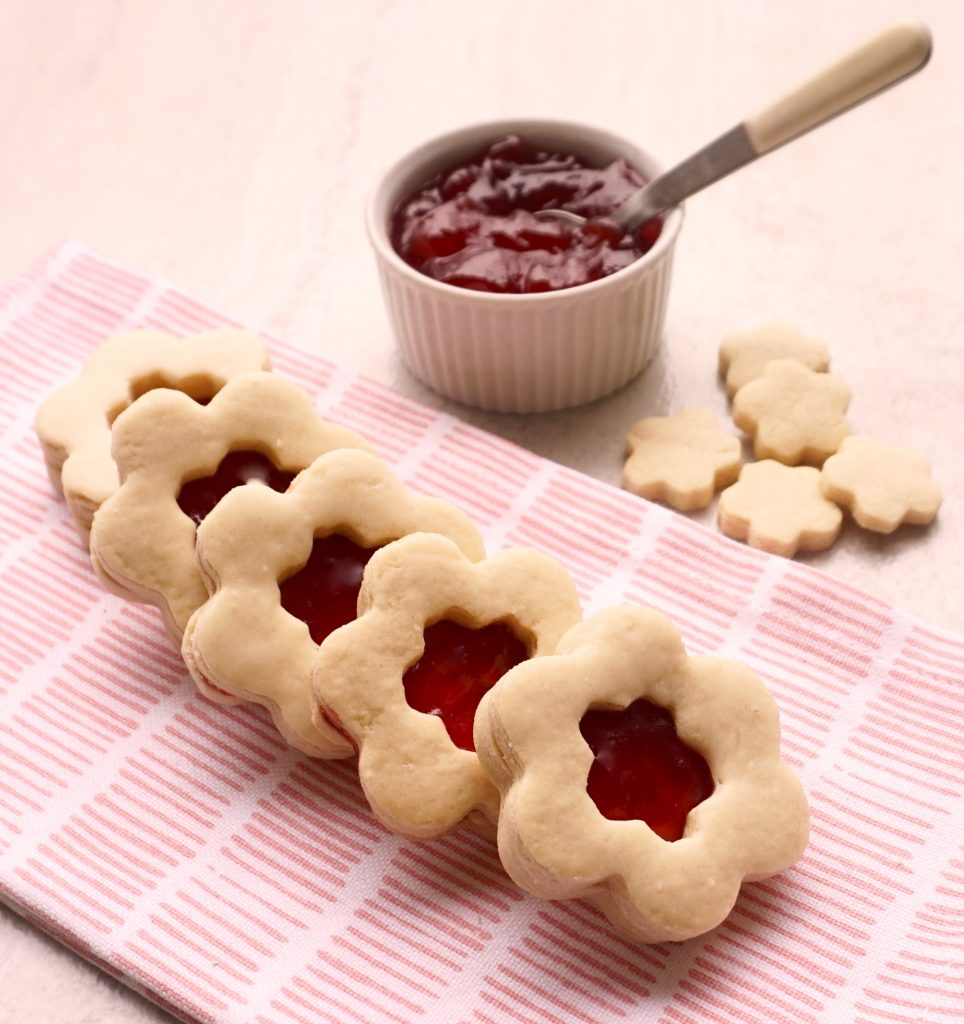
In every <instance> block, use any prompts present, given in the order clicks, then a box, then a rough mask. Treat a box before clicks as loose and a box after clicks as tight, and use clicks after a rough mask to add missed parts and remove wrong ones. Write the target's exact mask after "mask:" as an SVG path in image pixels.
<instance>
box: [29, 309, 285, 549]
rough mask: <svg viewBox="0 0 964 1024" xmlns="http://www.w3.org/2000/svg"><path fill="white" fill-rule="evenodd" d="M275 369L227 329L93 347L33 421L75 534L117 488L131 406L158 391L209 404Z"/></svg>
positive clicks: (139, 334) (252, 343)
mask: <svg viewBox="0 0 964 1024" xmlns="http://www.w3.org/2000/svg"><path fill="white" fill-rule="evenodd" d="M270 368H271V364H270V360H269V358H268V353H267V350H266V349H265V347H264V344H263V343H262V342H261V340H260V339H259V338H258V337H256V336H255V335H254V334H250V333H249V332H247V331H239V330H233V329H229V328H223V329H219V330H214V331H206V332H204V333H203V334H196V335H194V336H192V337H187V338H178V337H175V336H174V335H171V334H163V333H161V332H160V331H131V332H128V333H126V334H118V335H116V336H115V337H113V338H110V339H109V340H107V341H105V342H104V343H103V344H102V345H100V346H99V347H98V348H97V349H95V350H94V352H93V353H91V355H90V356H89V357H88V359H87V361H86V362H85V363H84V367H83V370H82V372H81V373H80V375H79V376H78V377H76V378H75V379H74V380H72V381H70V382H69V383H67V384H65V385H64V386H63V387H61V388H59V389H58V390H57V391H55V392H54V393H53V394H52V395H50V397H49V398H47V400H46V401H45V402H44V403H43V405H42V406H41V407H40V410H39V412H38V413H37V419H36V429H37V435H38V437H39V438H40V445H41V448H42V449H43V453H44V461H45V462H46V464H47V473H48V475H49V476H50V480H51V482H52V483H53V485H54V487H55V488H56V489H57V491H58V493H61V494H63V496H64V498H65V500H66V502H67V508H68V510H69V511H70V514H71V516H72V517H73V519H74V521H75V523H76V524H77V527H78V529H79V530H80V531H81V532H82V533H83V534H86V533H87V532H88V531H89V530H90V524H91V520H92V519H93V517H94V513H95V512H96V511H97V509H98V508H99V507H100V506H101V504H102V503H103V502H104V501H106V500H107V498H109V497H110V495H111V494H113V493H114V491H116V490H117V487H118V482H119V481H118V477H117V467H116V465H115V464H114V460H113V458H112V457H111V424H112V423H113V422H114V420H115V419H116V418H117V417H118V416H119V415H120V413H121V412H123V410H124V409H126V408H127V407H128V406H129V405H130V404H131V403H132V402H134V401H135V400H136V399H138V398H139V397H140V396H141V395H143V394H145V393H147V392H148V391H151V390H153V389H155V388H173V389H174V390H177V391H182V392H184V393H185V394H186V395H189V396H190V397H191V398H193V399H196V400H197V401H199V402H207V401H209V400H210V399H211V398H213V397H214V395H216V394H217V393H218V391H220V390H221V388H223V387H224V385H225V384H227V382H228V381H229V380H233V379H234V378H235V377H238V376H240V375H242V374H246V373H254V372H256V371H258V370H269V369H270Z"/></svg>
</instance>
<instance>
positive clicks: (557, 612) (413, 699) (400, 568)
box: [312, 534, 580, 839]
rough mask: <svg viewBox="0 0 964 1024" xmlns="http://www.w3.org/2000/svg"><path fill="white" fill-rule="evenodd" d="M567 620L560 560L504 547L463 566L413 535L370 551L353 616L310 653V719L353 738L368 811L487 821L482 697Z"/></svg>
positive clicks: (574, 601)
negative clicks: (479, 740) (480, 752)
mask: <svg viewBox="0 0 964 1024" xmlns="http://www.w3.org/2000/svg"><path fill="white" fill-rule="evenodd" d="M579 618H580V611H579V599H578V597H577V595H576V588H575V586H574V584H573V582H572V580H571V579H570V578H569V575H568V573H567V572H566V571H565V569H563V567H562V566H561V565H560V564H559V563H558V562H556V561H554V560H553V559H551V558H549V557H548V556H546V555H543V554H540V553H539V552H537V551H532V550H528V549H514V550H508V551H503V552H500V553H499V554H498V555H495V556H494V557H492V558H488V559H486V560H485V561H483V562H478V563H473V562H471V561H470V560H469V559H467V558H466V557H465V556H464V555H463V554H462V553H461V552H460V551H459V550H458V548H457V547H456V546H455V545H454V544H453V543H452V542H451V541H449V540H446V539H445V538H443V537H433V536H429V535H428V534H415V535H414V536H411V537H406V538H404V539H403V540H400V541H398V542H397V543H395V544H390V545H389V546H388V547H386V548H383V549H382V550H381V551H379V552H377V553H376V554H375V555H374V556H373V557H372V560H371V562H369V564H368V568H367V570H366V571H365V580H364V583H363V584H362V589H361V594H360V595H359V599H358V618H357V619H356V620H355V621H354V622H352V623H350V624H349V625H347V626H345V627H344V629H340V630H339V631H338V632H337V633H333V634H332V635H331V637H329V639H328V641H327V642H326V643H325V644H323V645H322V647H321V648H320V649H319V651H318V654H317V657H316V659H315V666H314V669H313V672H312V693H313V696H314V700H315V702H316V704H317V714H316V720H317V721H322V720H328V721H330V722H331V723H333V724H336V725H337V726H338V728H340V729H341V730H342V731H343V732H344V734H345V735H346V736H348V737H349V738H350V739H351V741H352V743H353V744H354V745H355V746H356V747H357V748H358V773H359V776H360V778H361V784H362V787H363V788H364V790H365V795H366V796H367V797H368V801H369V803H370V804H371V807H372V810H373V811H374V813H375V815H376V817H377V818H378V819H379V820H380V821H381V822H382V823H383V824H384V825H385V826H386V827H387V828H390V829H391V830H392V831H394V832H397V833H399V834H400V835H403V836H409V837H411V838H413V839H425V838H428V837H430V836H437V835H441V834H442V833H444V832H447V831H449V830H451V829H453V828H456V827H457V826H459V825H462V824H471V823H472V822H473V820H474V819H475V817H476V816H477V815H478V814H480V813H481V815H483V816H484V817H485V818H486V819H488V820H491V821H495V819H496V815H497V814H498V807H499V798H498V793H497V792H496V790H495V787H494V786H493V785H492V783H491V782H490V781H489V779H488V777H487V775H486V774H485V772H484V771H483V770H482V767H481V766H480V764H479V760H478V758H477V757H476V755H475V747H474V743H473V723H474V719H475V709H476V706H477V705H478V702H479V699H480V698H481V697H482V694H483V693H485V692H486V691H487V690H489V689H490V687H492V686H493V685H496V686H497V685H498V683H497V680H498V679H499V678H500V677H501V676H502V674H503V673H504V672H506V671H507V670H508V669H510V668H511V667H512V666H513V665H516V664H518V663H519V662H521V661H525V660H526V659H529V658H534V659H535V660H537V661H538V660H540V656H541V655H544V654H548V653H550V652H552V651H553V650H554V649H555V645H556V643H557V641H558V640H559V637H560V636H562V634H563V633H564V632H565V631H566V630H567V629H568V628H569V627H570V626H571V625H573V624H574V623H576V622H578V621H579Z"/></svg>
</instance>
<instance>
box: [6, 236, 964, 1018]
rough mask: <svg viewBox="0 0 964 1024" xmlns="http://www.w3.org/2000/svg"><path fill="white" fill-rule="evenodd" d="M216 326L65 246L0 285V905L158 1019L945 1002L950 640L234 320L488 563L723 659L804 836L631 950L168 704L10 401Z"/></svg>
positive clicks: (791, 1008)
mask: <svg viewBox="0 0 964 1024" xmlns="http://www.w3.org/2000/svg"><path fill="white" fill-rule="evenodd" d="M225 324H234V321H233V320H231V319H230V318H229V317H226V316H224V315H223V314H222V313H220V312H218V311H216V310H214V309H211V308H210V307H208V306H206V305H204V304H203V303H200V302H198V301H196V300H195V299H193V298H191V297H190V296H188V295H185V294H184V293H182V292H179V291H177V290H176V289H174V288H172V287H169V286H168V285H166V284H165V283H163V282H161V281H156V280H152V279H149V278H147V277H145V276H143V275H141V274H138V273H136V272H134V271H131V270H129V269H126V268H123V267H119V266H117V265H116V264H114V263H112V262H110V261H108V260H105V259H103V258H101V257H99V256H97V255H95V254H94V253H92V252H90V251H89V250H88V249H86V248H85V247H84V246H82V245H80V244H78V243H66V244H64V245H62V246H60V247H59V248H57V249H56V250H54V251H53V252H51V253H49V254H47V255H46V256H45V257H44V258H43V259H41V260H40V261H39V262H38V263H36V264H35V265H34V266H33V267H31V268H30V269H29V270H27V271H26V272H25V273H24V274H22V275H21V276H20V277H18V278H16V279H14V280H13V281H11V282H10V283H9V284H8V285H7V286H6V287H4V288H3V289H2V290H0V389H2V391H3V399H2V401H0V431H2V434H3V444H2V446H0V467H2V472H3V477H4V487H3V492H4V500H3V502H2V507H0V520H2V522H0V617H2V621H3V623H4V626H3V630H2V631H0V899H3V900H4V901H5V902H6V903H8V904H9V905H10V906H12V907H14V908H15V909H16V910H18V911H19V912H21V913H23V914H24V915H25V916H26V917H27V918H28V919H30V920H31V921H33V922H34V923H36V924H37V925H38V926H39V927H41V928H43V929H44V930H46V931H47V932H49V933H50V934H51V935H53V936H55V937H56V938H57V939H58V940H60V941H61V942H63V943H65V944H66V945H67V946H69V947H70V948H72V949H74V950H75V951H76V952H78V953H79V954H80V955H81V956H84V957H86V958H87V959H89V960H91V961H92V962H93V963H95V964H97V965H98V966H100V967H101V968H103V969H104V970H105V971H108V972H109V973H111V974H112V975H114V976H115V977H120V978H122V979H123V980H125V981H126V982H127V983H128V984H130V985H131V986H133V987H134V988H136V989H137V990H138V991H141V992H143V993H144V994H145V995H147V997H148V998H150V999H153V1000H154V1001H155V1002H157V1003H159V1004H160V1005H162V1006H163V1007H165V1008H166V1009H167V1010H168V1011H169V1012H171V1013H172V1014H174V1015H175V1016H177V1017H179V1018H180V1019H182V1020H185V1021H190V1022H194V1021H204V1022H208V1021H212V1022H213V1021H218V1022H222V1021H223V1022H232V1024H233V1022H237V1024H241V1022H251V1021H255V1022H258V1024H302V1022H303V1024H315V1022H331V1024H351V1022H355V1024H382V1022H395V1024H409V1022H416V1021H418V1022H426V1021H428V1022H439V1024H454V1022H460V1024H609V1022H619V1021H627V1022H629V1021H632V1022H633V1024H639V1022H653V1024H656V1022H659V1024H696V1022H700V1024H704V1022H713V1024H723V1022H733V1024H736V1022H739V1024H747V1022H754V1024H755V1022H759V1024H784V1022H786V1024H790V1022H792V1024H805V1022H820V1021H838V1020H853V1021H858V1022H860V1024H895V1022H896V1024H902V1022H911V1021H914V1022H930V1024H946V1022H948V1021H951V1020H954V1019H958V1018H962V1017H964V954H962V949H964V847H962V845H961V833H960V822H961V820H964V743H962V740H961V736H962V721H964V637H960V636H955V635H953V634H950V633H947V632H945V631H942V630H939V629H935V628H932V627H929V626H925V625H924V624H922V623H918V622H916V621H914V620H912V619H910V618H909V617H907V616H906V615H903V614H901V613H900V612H898V611H895V610H894V609H892V608H890V607H888V606H887V605H885V604H882V603H881V602H880V601H878V600H876V599H874V598H873V597H871V596H868V595H865V594H861V593H859V592H857V591H855V590H853V589H852V588H851V587H849V586H847V585H846V584H844V583H842V582H840V581H836V580H833V579H831V578H829V577H827V576H825V575H822V574H820V573H818V572H815V571H813V570H811V569H809V568H807V567H806V566H802V565H799V564H796V563H792V562H786V561H783V560H781V559H777V558H772V557H769V556H766V555H763V554H761V553H759V552H756V551H752V550H750V549H748V548H745V547H743V546H741V545H737V544H734V543H732V542H730V541H728V540H726V539H725V538H722V537H719V536H717V535H715V534H713V533H711V532H709V531H706V530H704V529H702V528H701V527H699V526H697V525H694V524H693V523H692V522H690V521H688V520H686V519H684V518H682V517H680V516H677V515H675V514H673V513H670V512H668V511H666V510H664V509H662V508H659V507H657V506H655V505H650V504H647V503H646V502H643V501H641V500H639V499H637V498H635V497H633V496H631V495H628V494H624V493H622V492H619V491H617V490H615V489H613V488H611V487H608V486H606V485H604V484H601V483H599V482H597V481H595V480H591V479H588V478H586V477H583V476H580V475H579V474H577V473H574V472H572V471H570V470H567V469H563V468H562V467H559V466H556V465H553V464H551V463H548V462H546V461H545V460H542V459H540V458H538V457H537V456H535V455H533V454H532V453H530V452H527V451H524V450H522V449H519V448H517V447H515V446H513V445H511V444H509V443H508V442H506V441H503V440H501V439H498V438H494V437H490V436H488V435H486V434H485V433H483V432H481V431H479V430H476V429H474V428H472V427H470V426H467V425H466V424H464V423H462V422H460V421H458V420H456V419H454V418H451V417H448V416H444V415H440V414H437V413H435V412H434V411H432V410H430V409H427V408H423V407H421V406H419V405H418V404H416V403H415V402H412V401H410V400H409V399H407V398H404V397H402V396H401V395H398V394H396V393H394V392H392V391H391V390H389V389H388V388H385V387H383V386H381V385H379V384H377V383H374V382H372V381H368V380H364V379H362V378H360V377H358V376H356V375H354V374H352V373H349V372H347V371H345V370H344V369H342V368H340V367H339V366H337V365H336V364H334V363H332V362H330V361H327V360H324V359H320V358H318V357H316V356H313V355H310V354H308V353H306V352H303V351H300V350H298V349H296V348H293V347H291V346H289V345H287V344H285V343H284V342H283V341H281V340H280V339H277V338H271V337H267V336H266V341H267V342H268V344H269V346H270V348H271V351H272V356H273V361H274V366H275V370H276V372H278V373H281V374H283V375H286V376H289V377H291V378H292V379H294V380H296V381H297V382H299V383H300V384H301V385H302V386H303V387H305V388H306V389H307V390H308V391H309V392H310V393H311V394H312V396H313V397H314V399H315V401H316V403H317V406H318V408H319V410H320V411H321V412H322V413H323V414H324V415H326V416H329V417H330V418H332V419H335V420H337V421H339V422H342V423H344V424H346V425H348V426H350V427H353V428H354V429H356V430H359V431H361V432H362V433H364V434H365V435H366V436H368V437H369V438H370V439H371V440H372V442H373V443H374V444H375V445H376V447H377V448H378V450H379V451H380V453H381V454H382V455H383V457H384V458H385V459H386V460H387V461H388V462H390V463H391V464H392V465H393V466H394V467H395V469H396V471H397V472H398V473H399V474H400V475H401V476H402V477H403V479H405V481H406V482H407V483H408V484H409V485H410V486H411V487H413V488H414V489H416V490H419V491H421V492H423V493H428V494H437V495H441V496H443V497H445V498H447V499H449V500H452V501H455V502H456V503H458V504H459V505H461V506H462V507H463V508H464V509H465V511H466V512H468V513H469V514H470V515H471V516H472V517H473V518H474V519H475V520H476V521H477V522H478V524H479V525H480V527H481V528H482V529H483V531H484V532H485V534H486V536H487V540H488V542H489V547H490V550H497V549H498V548H499V547H502V546H506V545H532V546H535V547H537V548H539V549H541V550H543V551H546V552H548V553H549V554H551V555H553V556H555V557H556V558H558V559H560V560H561V561H562V562H563V563H564V564H565V565H566V566H567V568H568V569H569V570H570V571H571V572H572V574H573V576H574V578H575V579H576V581H577V584H578V587H579V589H580V593H581V595H582V598H583V601H584V604H585V606H586V609H587V611H592V610H595V609H598V608H601V607H603V606H605V605H609V604H613V603H617V602H621V601H634V602H640V603H644V604H648V605H652V606H654V607H656V608H659V609H660V610H662V611H664V612H666V613H667V614H669V615H670V616H671V617H672V618H673V619H674V621H676V622H677V624H678V625H679V627H680V629H681V630H682V632H683V634H684V637H685V638H686V642H687V645H688V647H689V648H690V649H691V650H692V651H694V652H697V653H701V652H711V653H718V654H722V655H724V656H731V657H737V658H740V659H742V660H745V661H747V662H748V663H750V664H751V665H752V666H753V667H754V668H755V669H756V670H757V671H758V672H759V673H760V674H761V675H762V677H763V678H764V679H765V680H766V682H767V684H768V685H769V687H770V688H771V690H772V692H773V693H774V695H775V697H776V699H777V701H778V703H779V705H780V708H781V712H782V716H783V727H784V751H785V755H786V757H787V758H788V760H789V761H790V762H791V763H792V764H793V765H794V767H795V768H796V770H797V771H798V772H800V774H801V776H802V777H803V779H804V781H805V784H806V785H807V788H808V790H809V792H810V795H811V801H812V812H813V836H812V842H811V845H810V848H809V850H808V852H807V854H806V856H805V857H804V858H803V860H802V861H801V862H800V863H799V864H798V865H797V866H796V867H794V868H793V869H791V870H790V871H788V872H786V873H784V874H783V875H782V876H780V877H778V878H775V879H771V880H769V881H766V882H761V883H757V884H753V885H748V886H746V887H745V888H744V890H743V892H742V893H741V896H740V898H739V900H738V902H737V906H736V908H735V910H734V912H733V914H732V915H731V916H730V917H729V919H728V920H727V921H726V922H725V923H724V924H723V925H722V926H721V927H719V928H718V929H716V930H715V931H714V932H712V933H711V934H709V935H706V936H703V937H702V938H699V939H696V940H693V941H690V942H687V943H683V944H678V945H662V946H653V947H638V946H635V945H633V944H632V943H629V942H627V941H625V940H623V939H622V938H620V937H619V936H617V935H615V934H614V932H613V931H612V929H611V928H610V927H609V926H608V924H607V922H606V921H605V919H604V918H603V917H602V915H601V914H600V913H599V912H598V911H596V910H595V909H594V908H593V907H591V906H589V905H586V904H583V903H560V904H548V903H541V902H539V901H537V900H534V899H532V898H530V897H527V896H524V895H523V894H522V893H521V892H519V891H518V890H516V889H515V888H514V887H513V885H512V884H511V883H510V882H509V881H508V879H507V878H506V876H505V875H504V874H503V872H502V871H501V869H500V866H499V862H498V856H497V853H496V850H495V847H494V846H493V844H491V843H490V842H488V841H487V840H485V839H482V838H481V837H479V836H477V835H475V834H473V833H469V832H465V833H461V834H458V835H453V836H449V837H447V838H444V839H442V840H438V841H436V842H434V843H431V844H421V845H419V844H413V843H406V842H403V841H401V840H399V839H396V838H395V837H393V836H391V835H389V834H388V833H386V832H385V831H384V830H383V829H382V828H380V826H379V825H378V824H377V823H376V822H375V821H374V820H373V819H372V817H371V815H370V814H369V812H368V811H367V807H366V803H365V800H364V797H363V795H362V793H361V791H360V789H359V786H358V782H357V779H356V777H355V773H354V770H353V767H352V764H351V763H350V762H337V763H320V762H314V761H312V760H311V759H309V758H307V757H305V756H303V755H301V754H298V753H296V752H294V751H291V750H289V749H288V748H287V747H286V746H285V745H284V743H283V742H282V741H281V740H280V738H279V737H278V736H277V734H276V733H275V732H274V730H273V728H272V726H271V723H270V721H269V720H268V718H267V717H266V715H264V714H263V713H262V712H261V711H260V710H258V709H255V708H251V707H238V708H224V707H216V706H214V705H212V704H209V703H207V702H206V701H205V700H204V699H203V698H201V697H200V696H199V695H198V694H197V692H196V691H195V689H194V687H193V685H192V684H191V683H190V680H189V678H188V677H187V675H186V673H185V671H184V668H183V665H182V664H181V662H180V658H179V657H178V655H177V653H176V652H174V651H172V650H171V648H170V646H169V644H168V642H167V640H166V639H165V636H164V633H163V630H162V629H161V627H160V625H159V623H158V620H157V616H156V615H155V613H154V611H153V610H152V609H150V608H145V607H141V606H137V605H128V604H124V603H123V602H121V601H119V600H117V599H116V598H114V597H112V596H110V595H107V594H105V593H104V592H103V591H102V590H101V589H100V587H99V586H98V585H97V583H96V580H95V578H94V577H93V574H92V573H91V571H90V568H89V565H88V563H87V559H86V555H85V552H84V551H83V549H82V547H81V546H80V545H79V543H78V540H77V537H76V535H75V533H74V532H73V529H72V527H71V525H70V523H69V521H68V519H67V516H66V512H65V510H64V508H63V506H62V505H61V503H60V502H59V501H58V500H57V499H56V497H55V496H54V494H53V493H52V490H51V488H50V486H49V484H48V482H47V480H46V477H45V472H44V468H43V461H42V458H41V455H40V451H39V447H38V445H37V443H36V440H35V438H34V436H33V431H32V419H33V415H34V411H35V409H36V407H37V405H38V404H39V402H40V401H41V399H42V398H43V397H44V396H45V395H46V394H47V393H48V392H49V391H50V390H51V389H52V388H53V387H54V386H55V385H56V384H57V383H59V382H60V381H62V380H64V379H66V378H68V377H69V376H71V375H73V374H74V373H75V372H76V371H77V368H78V364H79V363H80V362H81V361H82V360H83V358H84V357H85V355H86V354H87V353H88V352H90V350H91V349H92V348H93V347H94V346H95V345H96V344H97V343H98V342H99V341H101V340H102V339H103V338H104V337H105V336H107V335H109V334H111V333H115V332H117V331H119V330H127V329H132V328H135V327H155V328H159V329H163V330H167V331H172V332H175V333H180V334H184V333H191V332H195V331H199V330H203V329H205V328H209V327H214V326H218V325H225Z"/></svg>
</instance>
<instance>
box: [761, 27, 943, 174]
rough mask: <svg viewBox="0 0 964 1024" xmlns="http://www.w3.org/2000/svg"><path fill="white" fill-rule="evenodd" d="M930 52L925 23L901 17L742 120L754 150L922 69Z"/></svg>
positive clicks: (777, 142) (825, 118) (776, 143)
mask: <svg viewBox="0 0 964 1024" xmlns="http://www.w3.org/2000/svg"><path fill="white" fill-rule="evenodd" d="M930 55H931V34H930V32H929V31H928V29H927V26H926V25H922V24H920V23H919V22H916V21H901V22H898V23H897V24H895V25H892V26H891V27H890V28H887V29H884V31H883V32H881V33H880V34H879V35H876V36H874V37H873V38H872V39H869V40H868V41H867V42H866V43H864V44H863V45H862V46H858V47H857V49H856V50H853V51H851V52H850V53H849V54H847V55H846V56H845V57H842V58H841V59H840V60H838V61H837V62H836V63H834V64H831V65H830V67H828V68H826V69H824V70H823V71H821V72H820V74H818V75H816V76H814V77H813V78H811V79H809V81H806V82H804V83H803V84H802V85H800V86H798V87H797V88H796V89H794V90H793V91H792V92H789V93H787V94H786V96H784V97H783V98H782V99H779V100H777V101H776V103H773V104H771V105H770V106H769V107H767V108H766V109H765V110H761V111H760V113H758V114H756V115H755V116H754V117H750V118H747V120H746V121H745V122H744V126H745V127H746V131H747V134H748V135H749V136H750V141H751V142H752V143H753V148H754V149H755V150H756V151H757V153H759V154H763V153H768V152H769V151H770V150H771V149H776V147H777V146H782V145H783V144H784V143H785V142H789V141H790V140H791V139H794V138H796V137H797V136H798V135H802V134H803V133H804V132H806V131H809V130H810V129H811V128H815V127H816V126H817V125H818V124H822V123H823V122H824V121H829V120H830V118H832V117H836V116H837V114H841V113H843V112H844V111H845V110H848V109H849V108H850V107H854V106H856V105H857V104H858V103H862V102H863V101H864V100H867V99H870V97H871V96H874V95H876V94H877V93H878V92H881V91H882V90H883V89H886V88H887V87H888V86H891V85H894V84H895V83H896V82H899V81H900V80H901V79H902V78H906V77H907V76H908V75H910V74H913V73H914V72H915V71H917V70H919V69H920V68H922V67H923V66H924V65H925V64H926V63H927V61H928V59H929V58H930Z"/></svg>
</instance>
